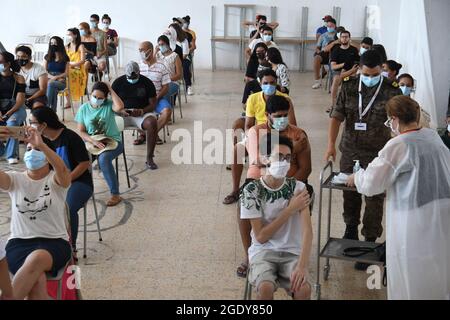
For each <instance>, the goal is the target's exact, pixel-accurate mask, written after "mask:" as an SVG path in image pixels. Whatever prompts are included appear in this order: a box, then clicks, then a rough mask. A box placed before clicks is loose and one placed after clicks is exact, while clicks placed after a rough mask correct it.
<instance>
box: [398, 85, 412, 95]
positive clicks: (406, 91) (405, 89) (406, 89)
mask: <svg viewBox="0 0 450 320" xmlns="http://www.w3.org/2000/svg"><path fill="white" fill-rule="evenodd" d="M400 90H402V92H403V95H404V96H408V97H409V96H410V95H411V92H412V89H411V88H410V87H407V86H401V87H400Z"/></svg>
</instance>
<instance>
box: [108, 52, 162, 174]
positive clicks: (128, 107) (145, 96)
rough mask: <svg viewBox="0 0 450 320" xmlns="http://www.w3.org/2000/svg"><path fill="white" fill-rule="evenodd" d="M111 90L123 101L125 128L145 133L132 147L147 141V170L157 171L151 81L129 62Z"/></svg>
mask: <svg viewBox="0 0 450 320" xmlns="http://www.w3.org/2000/svg"><path fill="white" fill-rule="evenodd" d="M112 88H113V90H114V91H115V92H116V93H117V95H118V96H119V97H120V99H121V100H122V101H123V103H124V106H125V111H126V113H127V114H128V116H127V115H126V114H124V121H125V126H130V127H131V126H132V127H137V128H139V129H142V130H144V131H145V134H142V133H140V135H139V137H138V139H137V140H135V141H134V145H141V144H143V143H144V142H145V141H147V163H146V164H147V168H148V169H150V170H156V169H158V166H157V165H156V164H155V162H154V161H153V158H154V151H155V144H156V139H157V136H158V124H157V120H156V117H155V114H154V113H153V112H154V111H155V106H156V89H155V86H154V85H153V83H152V81H151V80H150V79H148V78H147V77H142V76H140V73H139V65H138V64H137V63H136V62H134V61H131V62H129V63H128V64H127V66H126V67H125V75H123V76H121V77H119V78H117V79H116V80H115V81H114V82H113V84H112Z"/></svg>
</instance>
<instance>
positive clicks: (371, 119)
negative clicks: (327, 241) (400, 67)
mask: <svg viewBox="0 0 450 320" xmlns="http://www.w3.org/2000/svg"><path fill="white" fill-rule="evenodd" d="M377 88H378V84H377V85H376V86H374V87H372V88H368V87H366V86H364V85H363V86H362V96H363V111H364V109H365V108H366V107H367V105H368V104H369V102H370V100H371V99H372V97H373V96H374V94H375V92H376V91H377ZM358 90H359V76H357V77H348V78H345V79H344V81H343V83H342V88H341V91H340V93H339V97H338V100H337V103H336V106H335V107H334V108H333V111H332V112H331V114H330V116H331V117H332V118H336V119H338V120H340V121H344V120H345V128H344V132H343V135H342V140H341V143H340V145H339V150H340V151H341V153H342V158H341V163H340V169H341V172H343V173H349V174H351V173H353V166H354V165H355V163H354V162H353V161H354V160H359V161H360V163H361V167H362V168H367V166H368V164H369V163H370V162H372V160H373V159H374V158H376V157H377V156H378V152H379V151H380V150H381V149H383V147H384V145H385V144H386V143H387V142H388V141H389V139H390V138H391V131H390V129H389V128H387V127H386V126H385V125H384V123H385V122H386V120H387V113H386V110H385V105H386V103H387V101H389V99H390V98H392V97H394V96H398V95H401V94H402V92H401V90H400V89H399V85H398V84H397V82H392V81H390V80H388V79H387V78H384V79H383V84H382V86H381V90H380V92H379V94H378V96H377V98H376V100H375V102H374V104H373V105H372V107H371V109H370V110H369V112H368V113H367V114H366V115H365V116H364V117H363V119H362V122H363V123H366V124H367V131H357V130H355V123H357V122H359V109H358V104H359V93H358ZM384 198H385V195H384V194H381V195H377V196H374V197H365V202H366V208H365V213H364V219H363V225H364V227H363V229H362V234H363V236H365V237H366V238H369V239H376V238H379V237H380V236H381V235H382V233H383V227H382V225H381V223H382V220H383V205H384ZM361 206H362V198H361V195H360V194H358V193H357V192H351V191H344V214H343V216H344V221H345V223H346V225H348V226H358V225H359V224H360V223H361V221H360V217H361Z"/></svg>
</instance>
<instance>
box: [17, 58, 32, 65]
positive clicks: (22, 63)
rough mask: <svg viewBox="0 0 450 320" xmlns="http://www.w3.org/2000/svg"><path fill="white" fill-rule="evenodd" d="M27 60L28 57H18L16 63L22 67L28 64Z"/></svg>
mask: <svg viewBox="0 0 450 320" xmlns="http://www.w3.org/2000/svg"><path fill="white" fill-rule="evenodd" d="M28 62H30V59H19V60H17V63H18V64H19V66H21V67H24V66H26V65H27V64H28Z"/></svg>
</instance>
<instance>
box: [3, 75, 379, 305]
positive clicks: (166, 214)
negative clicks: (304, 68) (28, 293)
mask: <svg viewBox="0 0 450 320" xmlns="http://www.w3.org/2000/svg"><path fill="white" fill-rule="evenodd" d="M196 78H197V79H196V80H197V82H196V83H195V91H196V95H195V96H192V97H189V103H188V104H187V105H186V104H184V103H183V115H184V118H183V119H180V118H179V112H178V110H177V114H176V115H177V119H176V123H175V124H174V125H171V126H170V130H171V133H173V130H174V129H177V128H186V129H187V130H189V131H190V132H193V126H194V121H202V125H203V130H206V129H209V128H216V129H219V130H221V131H225V129H227V128H230V127H231V124H232V123H233V121H234V120H235V119H236V118H237V116H239V114H240V112H241V104H240V101H241V94H242V90H243V86H244V84H243V80H242V74H241V73H240V72H219V71H218V72H215V73H212V72H209V71H200V70H199V71H197V74H196ZM311 78H312V76H311V74H308V73H306V74H300V73H292V74H291V81H292V84H293V85H292V90H291V91H292V97H293V99H294V102H295V110H296V115H297V119H298V121H299V126H300V127H302V128H303V129H305V130H306V132H307V133H308V135H309V138H310V141H311V145H312V157H313V159H312V160H313V173H312V175H311V177H310V183H311V184H312V185H313V186H314V187H315V189H316V192H317V194H318V191H319V189H318V180H319V174H320V170H321V168H322V167H323V165H324V162H323V155H324V152H325V150H326V146H327V128H328V116H327V115H326V113H325V112H324V110H325V109H326V108H327V107H328V106H329V105H330V102H329V101H330V98H329V96H328V95H327V94H326V92H325V91H324V90H316V91H314V90H312V89H310V85H311ZM183 102H184V101H183ZM69 126H73V123H70V122H69ZM200 139H201V137H194V138H193V140H195V141H197V142H199V141H200ZM126 140H127V144H126V148H127V156H128V158H129V164H130V166H131V168H130V174H131V183H132V186H131V189H130V190H128V188H127V186H126V181H125V175H124V172H123V171H122V172H121V175H120V185H121V191H122V192H123V193H124V194H123V197H124V198H125V199H126V201H125V202H124V203H123V204H121V205H119V206H118V207H117V208H114V209H107V210H105V207H104V202H105V201H106V200H107V192H106V191H107V187H106V185H105V183H104V182H103V180H102V178H101V176H99V174H98V172H95V180H96V193H97V200H98V202H99V205H100V211H101V212H100V215H101V221H100V223H101V227H102V231H103V242H102V243H99V242H98V238H97V234H96V228H95V224H94V219H93V213H92V210H91V205H90V206H89V216H88V223H89V225H88V231H89V232H88V258H87V259H86V260H83V259H80V266H81V272H82V274H81V281H82V288H81V291H82V294H83V296H84V298H86V299H242V297H243V289H244V280H243V279H239V278H237V277H236V275H235V270H236V266H237V265H238V264H239V263H240V262H241V261H242V258H243V249H242V246H241V243H240V237H239V232H238V228H237V224H236V210H235V206H224V205H223V204H222V200H223V198H224V197H225V196H226V195H227V194H228V193H229V192H230V191H231V189H230V188H231V174H230V172H229V171H227V170H226V169H225V165H178V166H177V165H174V164H172V162H171V150H172V148H173V147H174V146H175V145H176V144H177V142H170V139H169V141H168V143H167V144H165V145H163V146H158V147H157V151H156V159H155V160H156V162H157V164H158V165H159V167H160V169H159V170H158V171H155V172H150V171H145V170H144V169H145V168H144V163H145V157H144V153H145V146H139V147H135V146H133V145H132V140H133V137H132V136H131V133H126ZM120 163H122V161H120ZM3 164H4V162H3V163H2V165H3ZM122 169H123V168H122ZM7 199H8V198H7V195H5V194H1V195H0V200H1V203H2V204H3V205H0V235H2V236H6V235H7V233H8V218H7V217H8V216H9V213H8V209H7V207H8V206H9V204H8V200H7ZM317 199H318V198H316V200H317ZM326 199H327V197H326V196H325V198H324V200H325V203H327V202H326ZM332 204H333V205H332V215H333V220H332V230H333V231H332V233H333V234H334V235H335V236H337V237H339V236H341V235H342V233H343V229H344V225H343V222H342V217H341V207H342V201H341V194H340V192H336V193H335V194H334V197H333V201H332ZM317 215H318V201H316V206H315V210H314V213H313V226H314V231H315V232H316V229H317ZM82 221H83V219H82V217H80V223H82ZM323 226H324V227H325V224H323ZM323 230H324V229H323ZM82 234H83V233H82V229H81V227H80V234H79V241H78V243H79V249H82V246H83V244H82V238H83V237H82ZM313 246H314V248H313V254H312V256H311V260H310V273H311V274H310V275H311V281H312V282H315V276H316V271H315V270H316V269H315V265H316V251H315V250H316V249H315V248H316V247H317V240H316V236H315V239H314V243H313ZM80 256H81V253H80ZM322 265H323V261H322ZM331 265H332V268H331V272H330V279H329V281H328V282H326V283H323V285H322V298H323V299H385V298H386V292H385V290H375V291H370V290H368V289H367V287H366V281H367V279H368V277H369V275H368V274H366V273H364V272H358V271H355V270H354V269H353V265H352V264H351V263H347V262H341V261H332V262H331ZM322 282H323V281H322ZM277 297H279V298H281V299H286V295H284V294H278V295H277ZM313 298H314V295H313Z"/></svg>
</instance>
